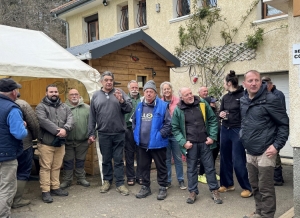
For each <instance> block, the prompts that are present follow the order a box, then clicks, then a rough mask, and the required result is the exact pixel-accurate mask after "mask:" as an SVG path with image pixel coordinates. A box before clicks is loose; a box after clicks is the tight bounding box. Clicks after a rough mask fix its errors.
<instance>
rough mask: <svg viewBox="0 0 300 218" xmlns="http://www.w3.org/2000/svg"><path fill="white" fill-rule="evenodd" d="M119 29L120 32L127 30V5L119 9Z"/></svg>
mask: <svg viewBox="0 0 300 218" xmlns="http://www.w3.org/2000/svg"><path fill="white" fill-rule="evenodd" d="M120 29H121V31H126V30H129V25H128V5H125V6H123V7H122V9H121V19H120Z"/></svg>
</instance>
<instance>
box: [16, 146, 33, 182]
mask: <svg viewBox="0 0 300 218" xmlns="http://www.w3.org/2000/svg"><path fill="white" fill-rule="evenodd" d="M32 159H33V148H32V147H29V148H28V149H26V150H24V151H23V153H22V154H21V155H20V156H19V157H18V169H17V180H23V181H28V180H29V177H30V173H31V168H32Z"/></svg>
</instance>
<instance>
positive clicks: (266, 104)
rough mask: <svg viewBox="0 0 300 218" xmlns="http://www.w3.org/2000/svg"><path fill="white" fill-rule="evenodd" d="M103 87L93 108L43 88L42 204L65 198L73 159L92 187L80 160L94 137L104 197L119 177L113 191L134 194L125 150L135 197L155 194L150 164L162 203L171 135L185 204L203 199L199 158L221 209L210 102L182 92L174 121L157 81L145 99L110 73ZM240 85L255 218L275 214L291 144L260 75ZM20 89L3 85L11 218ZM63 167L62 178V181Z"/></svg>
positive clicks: (1, 166) (0, 98) (1, 118)
mask: <svg viewBox="0 0 300 218" xmlns="http://www.w3.org/2000/svg"><path fill="white" fill-rule="evenodd" d="M4 80H5V81H4ZM8 81H9V82H8ZM100 82H101V84H102V88H101V89H100V90H98V91H96V92H95V93H94V95H93V97H92V99H91V103H90V107H89V106H88V105H86V104H84V103H83V102H82V100H81V99H80V95H79V93H78V91H77V90H75V89H72V90H70V92H69V96H68V101H67V103H66V104H65V103H62V102H61V101H60V99H59V94H58V89H57V87H56V86H54V85H49V86H48V87H47V88H46V96H45V97H44V98H43V99H42V102H41V103H40V104H39V105H38V106H37V107H36V115H37V118H38V121H39V126H40V131H39V136H38V139H39V141H40V143H39V145H38V150H39V152H40V165H41V170H40V184H41V189H42V199H43V201H44V202H47V203H50V202H52V201H53V199H52V196H51V195H58V196H67V195H68V192H67V191H66V190H65V188H67V187H68V186H70V185H71V184H72V180H73V168H74V160H75V176H76V177H77V184H79V185H83V186H85V187H87V186H89V185H90V184H89V183H88V182H87V181H86V179H85V172H84V169H83V163H84V160H85V155H86V152H87V149H88V146H89V144H91V143H93V142H95V140H96V138H97V137H98V140H99V145H100V151H101V154H102V158H103V159H102V173H103V184H102V186H101V187H100V192H101V193H106V192H108V191H109V189H110V188H111V185H112V182H113V177H114V178H115V185H116V191H118V192H119V193H120V194H122V195H124V196H126V195H129V191H128V189H127V187H126V186H125V185H124V183H125V179H124V178H125V177H124V162H123V149H124V148H125V160H126V176H127V185H129V186H130V185H134V184H135V183H136V182H137V183H139V184H140V185H141V189H140V191H139V192H138V193H137V194H136V197H137V198H145V197H147V196H148V195H150V194H151V189H150V169H151V163H152V159H153V160H154V162H155V165H156V169H157V182H158V184H159V185H160V187H159V192H158V195H157V199H158V200H164V199H165V198H166V197H167V185H168V175H167V166H166V147H167V146H168V143H169V142H168V137H169V136H170V135H171V133H172V134H173V135H174V137H175V138H176V140H177V142H178V144H179V146H180V148H181V151H182V153H183V154H184V155H185V156H186V160H187V178H188V190H189V192H190V195H189V197H188V199H187V200H186V202H187V203H189V204H192V203H194V202H195V200H196V196H197V195H198V194H199V190H198V187H197V184H198V169H197V165H198V159H201V162H202V163H201V164H202V165H203V167H204V170H205V174H206V178H207V182H208V186H209V190H210V191H211V197H212V199H213V201H214V202H215V203H216V204H221V203H222V199H221V198H220V195H219V192H218V189H219V185H218V182H217V178H216V170H215V166H214V158H213V154H212V149H214V148H215V147H216V142H217V140H218V119H217V117H216V115H215V113H214V111H213V110H212V108H211V107H210V105H209V103H208V102H206V101H205V100H204V99H203V98H200V97H199V96H195V95H193V93H192V91H191V89H190V88H188V87H183V88H181V89H180V90H179V93H178V94H179V97H180V102H179V103H178V105H177V107H176V108H175V110H174V112H173V116H172V118H171V116H170V113H169V110H168V103H167V102H165V101H163V100H161V99H160V98H159V97H158V96H157V89H156V84H155V82H154V81H152V80H150V81H148V82H147V83H146V84H145V85H144V86H143V92H144V96H143V97H141V96H140V94H139V86H138V83H137V82H136V81H134V80H133V81H130V82H129V83H128V89H129V94H128V95H127V94H125V92H124V91H123V90H121V89H119V88H115V87H114V75H113V73H111V72H109V71H106V72H104V73H103V74H102V75H101V78H100ZM9 84H10V85H9ZM243 84H244V87H245V94H244V97H242V98H241V114H242V128H241V133H240V137H241V140H242V142H243V145H244V147H245V149H246V151H247V169H248V173H249V180H250V183H251V186H252V189H253V195H254V199H255V203H256V211H255V213H253V214H252V215H249V216H246V217H273V216H274V213H275V210H276V197H275V190H274V183H273V175H274V170H272V169H273V168H274V167H275V165H276V156H277V153H278V152H279V151H280V149H281V148H282V147H283V146H284V145H285V142H286V141H287V138H288V134H289V120H288V116H287V114H286V111H285V108H284V107H282V104H281V103H280V99H279V98H278V97H276V96H275V95H273V94H272V93H271V92H269V91H268V90H267V85H266V84H265V83H262V79H261V77H260V74H259V72H257V71H255V70H251V71H249V72H247V73H246V74H245V76H244V82H243ZM19 88H20V85H19V84H17V83H15V82H14V81H13V80H11V79H2V80H0V107H1V108H0V109H1V113H0V128H1V130H2V131H0V136H1V141H3V143H2V144H1V146H0V149H1V150H0V154H1V155H0V170H1V173H2V174H1V176H3V172H6V174H5V177H6V178H7V179H10V182H9V183H10V184H7V183H5V184H4V183H0V187H1V189H0V195H1V196H4V195H3V193H5V196H7V198H6V199H5V200H4V199H3V198H1V200H0V209H1V210H0V211H1V212H2V211H4V212H2V213H3V214H7V215H8V216H9V209H10V206H11V203H12V199H13V197H14V196H15V193H16V188H11V187H13V186H14V187H16V179H15V175H16V170H17V160H16V159H17V157H19V156H20V154H21V153H22V151H23V147H22V141H21V140H22V139H23V138H24V137H25V136H26V135H27V130H26V125H27V124H26V122H23V119H24V117H22V113H21V110H20V107H18V105H17V104H16V103H15V100H16V99H17V94H18V89H19ZM2 111H3V112H2ZM75 123H76V124H75ZM87 126H88V128H86V127H87ZM258 133H259V134H258ZM262 135H264V136H266V137H265V140H261V136H262ZM135 153H136V157H137V170H136V172H135V170H134V157H135ZM112 160H113V162H112ZM62 163H63V166H64V176H63V182H62V183H61V184H60V181H59V173H60V167H61V165H62ZM4 202H5V203H4ZM6 202H8V203H6ZM4 208H6V210H4Z"/></svg>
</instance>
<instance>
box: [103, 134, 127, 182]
mask: <svg viewBox="0 0 300 218" xmlns="http://www.w3.org/2000/svg"><path fill="white" fill-rule="evenodd" d="M98 135H99V145H100V151H101V154H102V173H103V180H107V181H109V182H110V183H112V181H113V174H114V177H115V179H116V186H117V187H119V186H121V185H124V162H123V148H124V141H125V133H118V134H115V135H105V134H101V133H98ZM112 159H113V160H114V169H113V167H112ZM113 171H114V172H113Z"/></svg>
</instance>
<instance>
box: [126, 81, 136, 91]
mask: <svg viewBox="0 0 300 218" xmlns="http://www.w3.org/2000/svg"><path fill="white" fill-rule="evenodd" d="M131 83H136V84H137V85H138V87H139V83H138V82H137V81H136V80H130V81H129V82H128V85H127V88H128V89H129V88H130V84H131Z"/></svg>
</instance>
